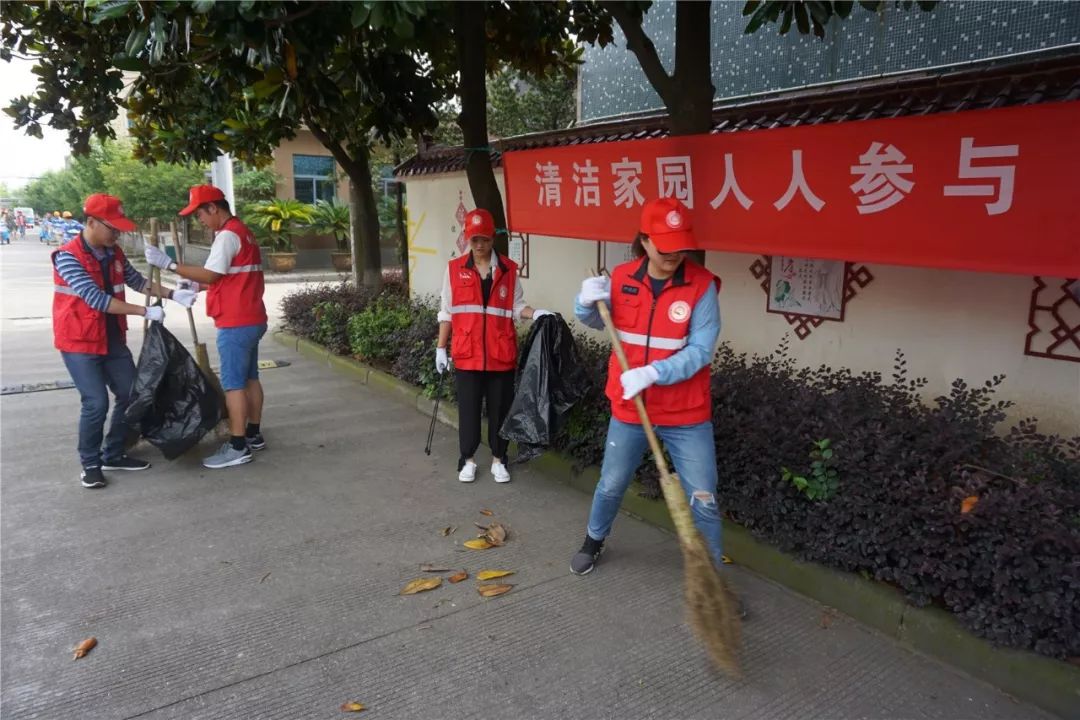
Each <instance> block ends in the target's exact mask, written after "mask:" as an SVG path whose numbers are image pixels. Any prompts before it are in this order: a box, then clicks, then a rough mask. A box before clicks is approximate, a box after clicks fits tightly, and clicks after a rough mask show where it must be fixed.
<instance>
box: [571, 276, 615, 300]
mask: <svg viewBox="0 0 1080 720" xmlns="http://www.w3.org/2000/svg"><path fill="white" fill-rule="evenodd" d="M598 300H603V301H604V302H610V301H611V278H609V277H606V276H604V277H591V278H585V280H584V281H583V282H582V283H581V292H580V293H578V302H579V303H581V305H582V306H583V307H592V306H593V305H595V304H596V303H597V301H598Z"/></svg>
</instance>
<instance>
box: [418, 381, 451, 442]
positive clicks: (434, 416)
mask: <svg viewBox="0 0 1080 720" xmlns="http://www.w3.org/2000/svg"><path fill="white" fill-rule="evenodd" d="M447 370H449V368H447ZM447 370H443V371H442V372H441V373H439V382H437V383H435V409H434V410H432V411H431V427H429V428H428V431H427V445H425V446H424V454H425V455H430V454H431V441H432V439H433V438H434V437H435V423H437V422H438V421H439V401H440V400H442V381H443V378H444V377H446V373H447Z"/></svg>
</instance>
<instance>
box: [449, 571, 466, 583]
mask: <svg viewBox="0 0 1080 720" xmlns="http://www.w3.org/2000/svg"><path fill="white" fill-rule="evenodd" d="M468 579H469V573H467V572H465V571H464V570H462V571H461V572H456V573H454V574H453V575H451V576H450V577H448V578H447V580H449V581H450V582H452V583H459V582H461V581H462V580H468Z"/></svg>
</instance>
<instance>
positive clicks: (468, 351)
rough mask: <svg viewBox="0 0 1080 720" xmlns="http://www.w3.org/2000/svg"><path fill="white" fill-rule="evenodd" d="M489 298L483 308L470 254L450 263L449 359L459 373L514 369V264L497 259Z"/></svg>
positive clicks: (482, 297)
mask: <svg viewBox="0 0 1080 720" xmlns="http://www.w3.org/2000/svg"><path fill="white" fill-rule="evenodd" d="M496 257H497V259H498V263H499V264H498V266H497V267H496V268H495V270H494V276H493V277H492V280H491V297H489V298H488V304H487V305H486V306H485V305H484V295H483V291H482V290H481V288H480V273H478V272H477V271H476V268H475V267H474V263H473V258H472V253H465V254H464V255H462V256H461V257H457V258H454V259H453V260H451V261H450V266H449V272H450V315H451V321H450V327H451V342H450V357H451V358H453V360H454V367H456V368H458V369H459V370H491V371H494V372H499V371H505V370H513V369H514V368H515V367H516V365H517V332H516V331H515V330H514V288H515V286H516V283H517V269H518V268H517V264H516V263H515V262H514V261H513V260H510V259H509V258H504V257H502V256H501V255H498V256H496Z"/></svg>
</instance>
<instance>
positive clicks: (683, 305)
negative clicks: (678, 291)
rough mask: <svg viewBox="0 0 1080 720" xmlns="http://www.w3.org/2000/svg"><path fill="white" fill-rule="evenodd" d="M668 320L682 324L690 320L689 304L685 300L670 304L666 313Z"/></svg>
mask: <svg viewBox="0 0 1080 720" xmlns="http://www.w3.org/2000/svg"><path fill="white" fill-rule="evenodd" d="M667 316H668V319H669V320H671V322H675V323H684V322H686V321H687V320H689V319H690V304H689V303H687V302H686V301H685V300H678V301H676V302H673V303H671V307H669V308H668V311H667Z"/></svg>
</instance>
